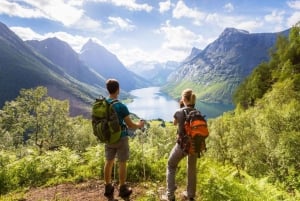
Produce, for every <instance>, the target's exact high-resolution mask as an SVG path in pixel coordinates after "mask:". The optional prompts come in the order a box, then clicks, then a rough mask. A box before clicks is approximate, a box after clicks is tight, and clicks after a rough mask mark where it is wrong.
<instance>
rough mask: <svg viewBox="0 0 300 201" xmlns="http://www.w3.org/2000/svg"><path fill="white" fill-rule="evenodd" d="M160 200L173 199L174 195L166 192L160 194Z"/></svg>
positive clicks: (173, 200)
mask: <svg viewBox="0 0 300 201" xmlns="http://www.w3.org/2000/svg"><path fill="white" fill-rule="evenodd" d="M160 200H162V201H175V196H174V195H168V194H167V193H165V194H163V195H161V197H160Z"/></svg>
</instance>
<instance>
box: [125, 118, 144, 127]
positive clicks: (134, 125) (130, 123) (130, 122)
mask: <svg viewBox="0 0 300 201" xmlns="http://www.w3.org/2000/svg"><path fill="white" fill-rule="evenodd" d="M124 121H125V123H126V125H127V126H128V128H131V129H137V128H143V127H144V123H145V122H144V121H142V120H140V121H139V122H138V123H135V122H133V121H132V120H131V118H130V116H129V115H127V116H126V117H125V118H124Z"/></svg>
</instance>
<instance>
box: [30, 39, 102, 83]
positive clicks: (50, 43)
mask: <svg viewBox="0 0 300 201" xmlns="http://www.w3.org/2000/svg"><path fill="white" fill-rule="evenodd" d="M26 43H27V44H29V45H30V46H32V47H33V48H34V49H35V51H37V52H38V53H40V54H42V55H43V56H45V57H46V58H47V59H49V60H50V61H51V62H52V63H54V64H56V65H58V66H60V67H62V68H63V69H64V70H65V72H66V73H68V74H69V75H71V76H72V77H74V78H75V79H77V80H79V81H81V82H84V83H87V84H90V85H94V86H101V87H104V86H105V79H104V78H103V77H102V76H101V75H99V74H97V73H95V72H93V71H92V70H91V69H89V68H88V67H87V66H85V65H84V63H83V62H82V61H81V60H80V59H79V55H78V54H77V53H76V52H75V51H74V50H73V49H72V48H71V47H70V45H69V44H68V43H66V42H64V41H61V40H59V39H57V38H48V39H46V40H42V41H37V40H31V41H26Z"/></svg>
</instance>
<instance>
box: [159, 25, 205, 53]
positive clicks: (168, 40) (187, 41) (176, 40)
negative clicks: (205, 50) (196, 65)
mask: <svg viewBox="0 0 300 201" xmlns="http://www.w3.org/2000/svg"><path fill="white" fill-rule="evenodd" d="M159 33H161V34H163V35H164V37H165V42H164V43H163V45H162V47H163V48H168V49H173V50H177V51H187V50H191V49H192V47H198V46H200V45H201V43H203V42H205V41H204V39H203V37H202V36H201V35H198V34H195V33H194V32H192V31H190V30H188V29H187V28H185V27H183V26H171V25H170V23H169V22H167V23H166V24H165V25H164V26H162V27H161V28H160V30H159Z"/></svg>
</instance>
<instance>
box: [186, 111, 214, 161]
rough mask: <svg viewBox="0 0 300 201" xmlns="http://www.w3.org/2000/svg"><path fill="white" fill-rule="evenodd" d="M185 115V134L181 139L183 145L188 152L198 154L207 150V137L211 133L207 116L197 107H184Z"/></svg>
mask: <svg viewBox="0 0 300 201" xmlns="http://www.w3.org/2000/svg"><path fill="white" fill-rule="evenodd" d="M183 112H184V117H185V123H184V128H185V134H184V135H183V136H182V138H184V139H181V147H182V148H183V150H184V151H185V152H186V153H188V154H197V155H198V158H199V157H200V155H201V153H203V152H204V151H206V144H205V139H206V138H207V137H208V135H209V131H208V127H207V121H206V119H205V116H203V115H202V114H201V112H200V111H199V110H197V109H183Z"/></svg>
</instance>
